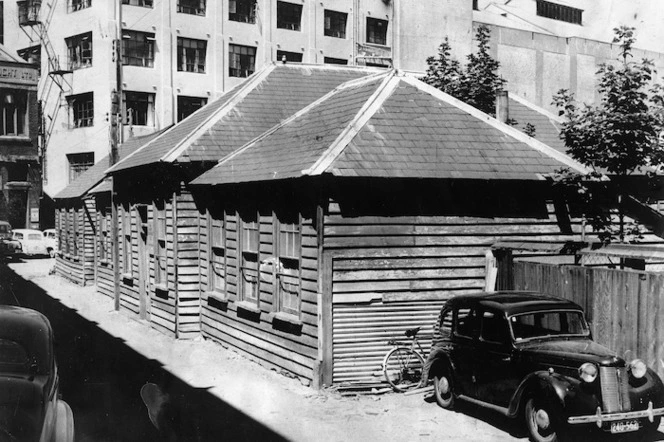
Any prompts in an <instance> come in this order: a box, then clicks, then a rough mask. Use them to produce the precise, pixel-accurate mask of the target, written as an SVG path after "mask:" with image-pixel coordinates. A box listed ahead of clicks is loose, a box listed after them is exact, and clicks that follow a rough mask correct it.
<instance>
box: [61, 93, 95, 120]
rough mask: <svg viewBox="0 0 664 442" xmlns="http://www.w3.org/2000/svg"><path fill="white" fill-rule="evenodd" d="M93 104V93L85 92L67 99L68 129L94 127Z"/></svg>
mask: <svg viewBox="0 0 664 442" xmlns="http://www.w3.org/2000/svg"><path fill="white" fill-rule="evenodd" d="M94 103H95V101H94V92H85V93H82V94H76V95H70V96H68V97H67V104H68V105H69V109H70V121H71V123H70V125H69V128H70V129H80V128H83V127H92V126H94V116H95V105H94Z"/></svg>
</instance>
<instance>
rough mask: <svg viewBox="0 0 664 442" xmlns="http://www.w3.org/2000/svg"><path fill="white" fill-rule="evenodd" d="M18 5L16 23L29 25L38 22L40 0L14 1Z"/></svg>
mask: <svg viewBox="0 0 664 442" xmlns="http://www.w3.org/2000/svg"><path fill="white" fill-rule="evenodd" d="M16 6H18V24H19V26H26V25H27V26H29V25H31V24H34V23H38V22H39V11H40V9H41V1H34V0H28V1H20V2H16Z"/></svg>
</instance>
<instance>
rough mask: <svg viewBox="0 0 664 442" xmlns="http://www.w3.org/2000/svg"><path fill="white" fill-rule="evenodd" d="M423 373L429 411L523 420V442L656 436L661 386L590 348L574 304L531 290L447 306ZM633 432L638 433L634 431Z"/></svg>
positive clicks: (663, 394)
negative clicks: (462, 405) (469, 407)
mask: <svg viewBox="0 0 664 442" xmlns="http://www.w3.org/2000/svg"><path fill="white" fill-rule="evenodd" d="M434 331H435V336H434V342H433V344H432V347H431V351H430V353H429V356H428V358H427V361H426V364H425V367H424V379H426V380H433V384H434V396H435V399H436V402H437V403H438V405H440V406H441V407H443V408H447V409H451V408H453V407H454V404H455V401H456V400H457V399H461V400H465V401H468V402H470V403H473V404H476V405H480V406H484V407H487V408H490V409H492V410H496V411H498V412H501V413H503V414H504V415H506V416H509V417H518V416H523V417H524V418H525V424H526V428H527V430H528V434H529V437H530V439H531V440H533V441H538V442H543V441H546V442H553V441H560V440H567V438H568V437H569V436H570V434H572V433H574V432H575V431H576V430H577V429H579V428H581V427H586V428H590V427H594V428H599V429H600V430H603V431H605V432H607V433H632V432H641V434H639V437H646V436H648V435H649V434H653V433H654V432H656V430H657V427H658V426H659V424H660V421H661V416H662V414H664V385H663V384H662V381H661V380H660V378H659V377H658V375H657V374H656V373H655V372H654V371H653V370H652V369H650V368H648V367H647V366H646V364H645V363H644V362H643V361H642V360H640V359H634V360H631V361H626V360H625V359H623V358H621V357H620V356H618V355H617V354H616V353H615V352H614V351H612V350H610V349H608V348H606V347H604V346H602V345H600V344H598V343H596V342H594V341H593V339H592V336H591V332H590V328H589V327H588V323H587V322H586V319H585V315H584V312H583V310H582V309H581V307H580V306H578V305H577V304H575V303H573V302H571V301H568V300H565V299H561V298H554V297H550V296H546V295H543V294H539V293H533V292H495V293H479V294H474V295H461V296H457V297H455V298H452V299H450V300H448V301H447V302H446V303H445V304H444V306H443V308H442V310H441V312H440V315H439V318H438V321H437V323H436V325H435V328H434ZM637 434H638V433H637Z"/></svg>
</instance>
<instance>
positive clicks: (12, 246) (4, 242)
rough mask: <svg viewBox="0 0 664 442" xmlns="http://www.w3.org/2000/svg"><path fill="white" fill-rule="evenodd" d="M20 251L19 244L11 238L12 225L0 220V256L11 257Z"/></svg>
mask: <svg viewBox="0 0 664 442" xmlns="http://www.w3.org/2000/svg"><path fill="white" fill-rule="evenodd" d="M20 251H21V244H20V243H19V242H18V241H16V240H14V239H12V226H11V224H9V223H8V222H7V221H0V258H13V257H15V256H16V254H17V253H18V252H20Z"/></svg>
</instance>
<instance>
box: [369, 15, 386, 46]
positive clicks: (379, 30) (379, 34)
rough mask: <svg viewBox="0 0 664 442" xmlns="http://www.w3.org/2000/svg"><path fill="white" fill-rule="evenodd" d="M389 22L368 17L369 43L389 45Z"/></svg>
mask: <svg viewBox="0 0 664 442" xmlns="http://www.w3.org/2000/svg"><path fill="white" fill-rule="evenodd" d="M387 24H388V22H387V20H381V19H379V18H371V17H367V43H373V44H377V45H383V46H385V45H387Z"/></svg>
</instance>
